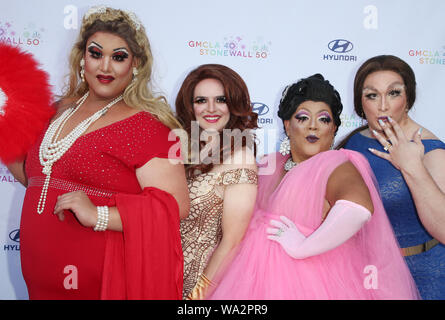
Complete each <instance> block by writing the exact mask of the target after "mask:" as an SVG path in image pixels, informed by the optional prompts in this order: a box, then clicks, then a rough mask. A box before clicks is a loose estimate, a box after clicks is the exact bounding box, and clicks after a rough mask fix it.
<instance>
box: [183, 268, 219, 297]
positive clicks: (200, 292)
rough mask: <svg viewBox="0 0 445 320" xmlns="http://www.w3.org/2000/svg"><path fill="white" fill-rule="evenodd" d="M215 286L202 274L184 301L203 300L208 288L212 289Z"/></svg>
mask: <svg viewBox="0 0 445 320" xmlns="http://www.w3.org/2000/svg"><path fill="white" fill-rule="evenodd" d="M214 286H215V284H214V283H213V282H212V281H210V279H209V278H207V277H206V275H205V274H204V273H201V275H200V276H199V278H198V281H197V282H196V285H195V286H194V287H193V289H192V291H191V292H190V293H189V294H188V295H187V298H186V300H204V299H205V298H206V295H207V292H208V290H209V288H210V287H214Z"/></svg>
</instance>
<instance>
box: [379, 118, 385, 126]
mask: <svg viewBox="0 0 445 320" xmlns="http://www.w3.org/2000/svg"><path fill="white" fill-rule="evenodd" d="M379 124H380V125H381V126H382V127H383V126H385V123H384V122H383V120H382V119H379Z"/></svg>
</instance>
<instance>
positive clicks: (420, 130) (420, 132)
mask: <svg viewBox="0 0 445 320" xmlns="http://www.w3.org/2000/svg"><path fill="white" fill-rule="evenodd" d="M422 130H423V128H422V127H420V129H419V131H418V132H417V134H418V135H419V136H420V135H421V134H422Z"/></svg>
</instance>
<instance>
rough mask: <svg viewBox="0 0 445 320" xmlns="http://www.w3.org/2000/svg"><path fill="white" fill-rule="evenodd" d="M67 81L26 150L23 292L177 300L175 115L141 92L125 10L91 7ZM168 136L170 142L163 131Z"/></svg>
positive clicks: (182, 210) (181, 179)
mask: <svg viewBox="0 0 445 320" xmlns="http://www.w3.org/2000/svg"><path fill="white" fill-rule="evenodd" d="M70 66H71V73H70V83H69V86H68V90H67V92H66V93H65V94H64V97H63V98H62V100H61V101H60V102H59V103H58V108H57V110H58V112H57V114H56V116H55V117H54V118H53V119H52V121H51V123H50V125H49V127H48V128H47V130H46V132H43V133H42V135H41V136H40V138H39V139H38V141H37V143H36V144H35V145H34V146H33V147H32V148H31V149H30V151H29V152H28V155H27V157H26V161H25V162H24V163H23V162H20V161H19V162H16V163H12V164H11V165H10V166H9V168H10V170H11V172H13V173H14V175H15V176H16V178H17V179H18V180H19V181H21V182H22V183H23V184H24V185H26V186H27V191H26V195H25V200H24V204H23V211H22V219H21V261H22V271H23V276H24V278H25V281H26V284H27V287H28V291H29V296H30V298H31V299H181V296H182V269H183V256H182V250H181V239H180V234H179V219H180V218H182V217H185V216H187V214H188V206H189V205H188V204H189V199H188V190H187V184H186V179H185V174H184V168H183V166H182V164H178V163H177V162H174V161H171V158H174V157H175V156H176V155H175V154H173V155H171V154H170V153H171V152H170V149H172V150H176V149H177V148H171V147H172V146H174V145H175V143H177V142H176V140H174V139H171V138H170V139H169V135H170V129H173V128H176V127H178V126H179V124H178V123H177V122H176V120H175V119H174V117H173V114H172V112H171V110H170V108H169V106H168V105H167V104H166V103H165V100H164V99H160V98H155V97H154V96H153V95H152V93H151V92H150V91H149V89H147V88H148V86H147V85H148V82H149V79H150V76H151V67H152V55H151V51H150V45H149V42H148V39H147V37H146V34H145V30H144V27H143V26H142V24H141V22H140V21H139V20H138V19H137V17H136V16H135V15H134V14H133V13H130V12H125V11H121V10H115V9H111V8H107V7H103V6H100V7H94V8H91V9H90V10H89V11H88V12H87V13H86V14H85V16H84V18H83V22H82V28H81V31H80V35H79V38H78V40H77V42H76V44H75V45H74V48H73V50H72V52H71V57H70ZM170 140H173V141H170Z"/></svg>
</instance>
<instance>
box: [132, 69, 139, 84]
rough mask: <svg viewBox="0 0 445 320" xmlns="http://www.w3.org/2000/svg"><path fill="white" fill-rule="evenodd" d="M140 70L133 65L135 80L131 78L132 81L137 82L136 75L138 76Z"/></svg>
mask: <svg viewBox="0 0 445 320" xmlns="http://www.w3.org/2000/svg"><path fill="white" fill-rule="evenodd" d="M138 74H139V71H138V69H137V68H136V67H133V80H131V82H135V81H136V77H137V76H138Z"/></svg>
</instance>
